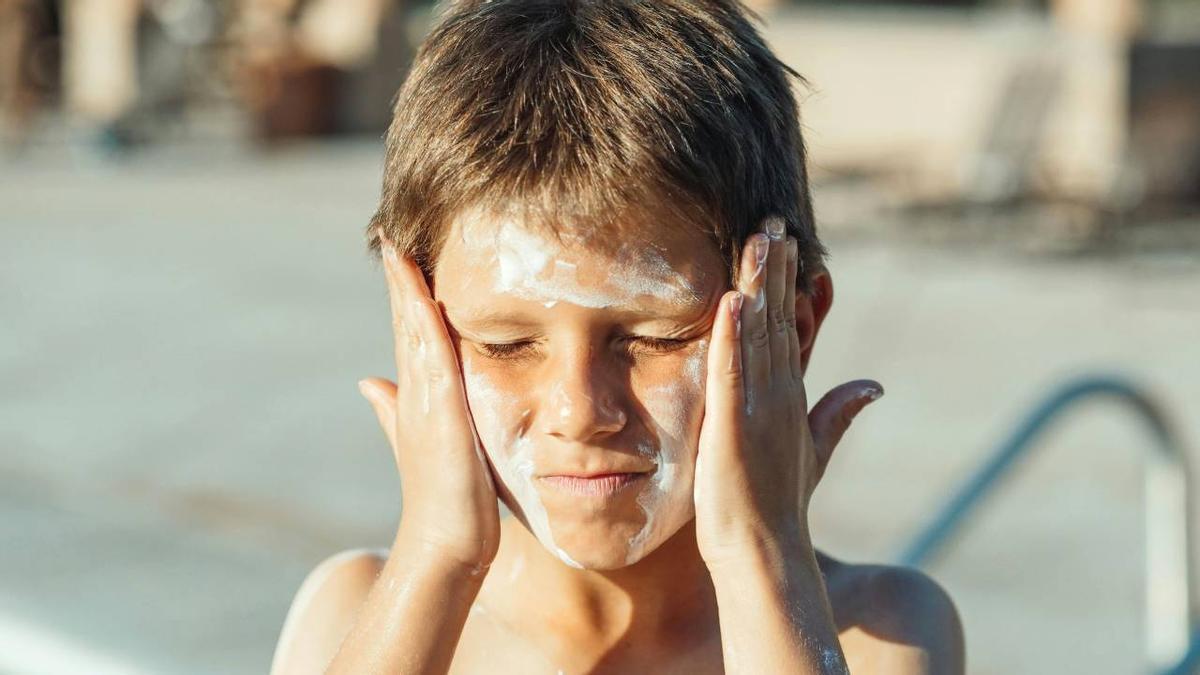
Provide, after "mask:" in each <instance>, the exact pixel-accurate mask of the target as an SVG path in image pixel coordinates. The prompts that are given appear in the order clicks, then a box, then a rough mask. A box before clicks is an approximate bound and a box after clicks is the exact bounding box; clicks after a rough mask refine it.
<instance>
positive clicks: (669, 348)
mask: <svg viewBox="0 0 1200 675" xmlns="http://www.w3.org/2000/svg"><path fill="white" fill-rule="evenodd" d="M620 342H621V343H622V345H623V346H624V347H625V348H626V349H627V350H629V351H631V352H633V353H652V354H667V353H670V352H674V351H677V350H680V349H683V348H684V347H686V346H687V345H688V344H689V343H690V342H692V340H691V339H680V338H660V337H653V336H649V335H627V336H625V337H622V338H621V339H620ZM476 345H477V346H478V349H479V351H480V352H481V353H482V354H483V355H484V356H487V357H488V358H492V359H498V360H516V359H522V358H526V357H529V356H532V355H533V351H534V349H535V348H536V346H537V343H536V341H534V340H518V341H516V342H479V343H476Z"/></svg>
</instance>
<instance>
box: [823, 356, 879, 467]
mask: <svg viewBox="0 0 1200 675" xmlns="http://www.w3.org/2000/svg"><path fill="white" fill-rule="evenodd" d="M880 396H883V385H881V384H879V383H878V382H876V381H875V380H854V381H853V382H847V383H845V384H842V385H839V386H837V387H834V388H833V389H831V390H830V391H829V393H827V394H825V395H824V396H823V397H821V400H820V401H818V402H817V404H816V405H815V406H813V409H812V410H811V411H810V412H809V413H808V428H809V430H810V431H811V432H812V436H813V444H814V445H815V446H816V452H817V466H818V468H819V472H818V474H819V475H824V474H825V467H826V466H828V465H829V459H830V458H831V457H833V449H834V448H835V447H837V444H838V442H839V441H841V440H842V436H843V435H844V434H845V433H846V430H847V429H849V428H850V422H851V421H852V420H853V419H854V417H855V415H858V413H860V412H862V409H863V408H865V407H867V405H868V404H870V403H871V402H873V401H877V400H879V397H880Z"/></svg>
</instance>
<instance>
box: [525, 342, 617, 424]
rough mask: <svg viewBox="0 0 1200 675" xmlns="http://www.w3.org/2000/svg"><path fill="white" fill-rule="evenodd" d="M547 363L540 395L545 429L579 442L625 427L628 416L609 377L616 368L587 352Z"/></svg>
mask: <svg viewBox="0 0 1200 675" xmlns="http://www.w3.org/2000/svg"><path fill="white" fill-rule="evenodd" d="M547 366H548V370H547V373H548V375H549V378H548V380H549V381H548V383H547V389H546V392H547V394H546V395H545V397H544V398H543V399H542V400H543V401H545V406H546V407H545V408H544V409H543V410H542V415H543V416H544V417H543V418H544V419H545V429H546V431H547V433H549V434H550V435H551V436H555V437H557V438H559V439H561V440H564V441H573V442H580V443H582V442H587V441H591V440H595V439H596V438H600V437H603V436H606V435H610V434H614V433H616V432H618V431H620V430H621V429H624V428H625V422H626V421H627V417H626V414H625V411H624V410H622V409H621V406H620V405H619V403H618V401H619V400H620V395H619V394H620V391H619V387H620V385H619V383H617V382H612V381H610V380H611V379H613V373H614V372H615V369H606V368H604V367H603V366H602V364H599V363H596V362H595V360H594V359H593V358H592V357H591V355H590V354H587V353H581V354H577V355H572V356H568V357H565V358H562V359H558V360H557V362H556V363H548V364H547ZM606 370H607V371H608V372H607V373H606V372H605V371H606Z"/></svg>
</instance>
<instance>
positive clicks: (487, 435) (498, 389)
mask: <svg viewBox="0 0 1200 675" xmlns="http://www.w3.org/2000/svg"><path fill="white" fill-rule="evenodd" d="M501 381H502V380H501V379H500V378H497V377H495V376H494V375H493V374H489V373H487V372H486V371H484V370H482V369H479V368H477V367H476V366H475V364H472V362H471V360H470V359H467V358H464V359H463V384H464V385H465V388H466V393H467V404H468V405H469V406H470V409H471V418H472V419H473V420H474V422H475V431H476V432H477V433H478V434H479V442H480V443H481V444H482V445H483V450H484V452H485V453H486V454H487V456H488V457H489V458H491V459H492V461H493V462H497V461H498V460H502V459H505V458H507V457H508V456H509V455H510V454H511V453H512V448H513V446H514V444H515V443H516V441H517V440H518V438H519V436H520V428H519V427H518V426H514V420H520V419H522V418H523V414H522V413H521V406H520V401H519V399H518V397H517V396H516V395H515V394H513V393H510V392H508V391H506V390H505V388H504V387H503V386H502V385H501V384H500V383H501Z"/></svg>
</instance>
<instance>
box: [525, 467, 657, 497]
mask: <svg viewBox="0 0 1200 675" xmlns="http://www.w3.org/2000/svg"><path fill="white" fill-rule="evenodd" d="M648 475H649V474H647V473H637V472H629V473H598V474H592V475H588V476H581V475H571V474H555V475H549V476H542V477H541V478H539V480H541V481H542V483H543V484H545V485H547V486H549V487H551V488H553V489H555V490H557V491H559V492H563V493H566V494H569V495H575V496H579V497H612V496H613V495H616V494H617V493H619V492H621V491H623V490H625V489H626V488H629V487H630V486H632V485H634V484H635V483H639V482H641V481H643V480H645V479H646V476H648Z"/></svg>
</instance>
